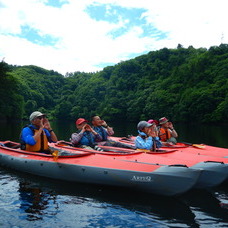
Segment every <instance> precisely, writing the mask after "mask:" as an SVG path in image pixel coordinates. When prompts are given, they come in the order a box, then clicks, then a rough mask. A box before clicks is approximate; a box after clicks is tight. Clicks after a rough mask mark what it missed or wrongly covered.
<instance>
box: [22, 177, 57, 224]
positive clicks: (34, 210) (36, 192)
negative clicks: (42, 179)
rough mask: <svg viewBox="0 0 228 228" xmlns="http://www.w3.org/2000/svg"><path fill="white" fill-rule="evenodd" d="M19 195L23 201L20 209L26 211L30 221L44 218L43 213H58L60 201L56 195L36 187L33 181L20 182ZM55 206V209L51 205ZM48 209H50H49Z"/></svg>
mask: <svg viewBox="0 0 228 228" xmlns="http://www.w3.org/2000/svg"><path fill="white" fill-rule="evenodd" d="M18 191H19V196H20V201H21V206H20V209H21V210H23V211H24V212H25V213H26V217H27V218H26V219H27V220H29V221H33V220H42V217H43V215H45V216H46V215H47V213H48V214H49V215H56V214H57V213H58V208H59V207H58V203H57V201H56V195H55V194H53V193H52V192H51V191H49V192H46V191H43V190H42V189H40V188H38V187H34V186H33V185H32V183H31V182H24V181H23V182H20V183H19V189H18ZM53 206H54V210H53V211H52V210H50V207H53ZM47 209H48V210H47Z"/></svg>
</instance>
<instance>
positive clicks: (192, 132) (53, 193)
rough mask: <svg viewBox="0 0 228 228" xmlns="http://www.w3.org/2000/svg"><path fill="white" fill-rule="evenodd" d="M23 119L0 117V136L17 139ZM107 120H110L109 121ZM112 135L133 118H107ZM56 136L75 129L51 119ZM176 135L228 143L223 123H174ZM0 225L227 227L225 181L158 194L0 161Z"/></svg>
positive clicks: (122, 132)
mask: <svg viewBox="0 0 228 228" xmlns="http://www.w3.org/2000/svg"><path fill="white" fill-rule="evenodd" d="M24 125H25V123H13V124H12V123H0V140H15V141H18V137H19V134H20V130H21V128H22V126H24ZM110 125H111V124H110ZM112 126H114V130H115V135H116V136H127V135H130V134H132V135H136V134H137V131H136V127H135V126H136V124H133V123H131V124H127V123H118V124H116V123H112ZM52 127H53V129H54V130H55V132H56V133H57V135H58V138H59V139H63V140H68V139H69V137H70V135H71V133H72V132H74V131H75V125H74V124H73V123H69V122H53V123H52ZM175 128H176V130H177V131H178V133H179V135H180V137H179V141H185V142H193V143H206V144H210V145H214V146H220V147H225V148H228V140H227V126H211V125H203V126H202V125H201V126H199V125H188V126H187V125H177V124H176V125H175ZM0 227H15V228H17V227H21V228H22V227H23V228H24V227H156V228H157V227H159V228H160V227H228V183H225V184H223V185H221V186H218V187H216V188H213V189H208V190H191V191H189V192H188V193H186V194H184V195H181V196H178V197H161V196H156V195H152V194H145V193H139V192H134V191H129V190H123V189H119V188H113V187H101V186H93V185H85V184H72V183H71V184H69V183H67V182H60V181H55V180H50V179H47V178H40V177H36V176H32V175H27V174H23V173H18V172H16V171H13V170H10V169H6V168H3V167H0Z"/></svg>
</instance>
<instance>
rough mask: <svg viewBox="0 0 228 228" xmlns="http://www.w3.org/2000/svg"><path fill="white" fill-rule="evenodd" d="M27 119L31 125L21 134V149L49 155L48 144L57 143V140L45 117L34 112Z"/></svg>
mask: <svg viewBox="0 0 228 228" xmlns="http://www.w3.org/2000/svg"><path fill="white" fill-rule="evenodd" d="M29 119H30V122H31V125H29V126H27V127H25V128H23V129H22V132H21V149H22V150H27V151H33V152H45V153H49V152H50V151H49V148H48V142H57V141H58V139H57V136H56V135H55V133H54V131H53V130H52V128H51V125H50V123H49V121H48V119H47V118H46V115H45V114H42V113H41V112H39V111H35V112H33V113H32V114H31V115H30V117H29Z"/></svg>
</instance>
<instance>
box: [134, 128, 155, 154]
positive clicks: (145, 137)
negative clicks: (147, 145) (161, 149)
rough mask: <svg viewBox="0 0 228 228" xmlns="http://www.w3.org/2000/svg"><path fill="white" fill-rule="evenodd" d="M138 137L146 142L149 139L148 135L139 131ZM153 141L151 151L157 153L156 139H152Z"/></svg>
mask: <svg viewBox="0 0 228 228" xmlns="http://www.w3.org/2000/svg"><path fill="white" fill-rule="evenodd" d="M138 133H139V134H138V136H139V137H141V138H142V139H143V140H144V141H145V140H146V139H147V138H148V137H149V136H148V135H147V134H146V133H144V132H142V131H139V130H138ZM152 140H153V146H152V148H151V151H156V147H157V145H156V141H155V140H154V138H153V137H152Z"/></svg>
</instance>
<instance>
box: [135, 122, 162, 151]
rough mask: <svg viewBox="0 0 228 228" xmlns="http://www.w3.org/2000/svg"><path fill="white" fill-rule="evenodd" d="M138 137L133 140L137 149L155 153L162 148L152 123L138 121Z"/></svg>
mask: <svg viewBox="0 0 228 228" xmlns="http://www.w3.org/2000/svg"><path fill="white" fill-rule="evenodd" d="M137 129H138V133H139V135H138V136H137V137H136V139H135V146H136V148H137V149H145V150H152V151H156V149H157V148H160V147H161V146H162V143H161V141H160V140H159V137H158V131H157V127H156V125H155V124H154V123H152V124H151V123H148V122H147V121H140V122H139V123H138V125H137Z"/></svg>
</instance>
